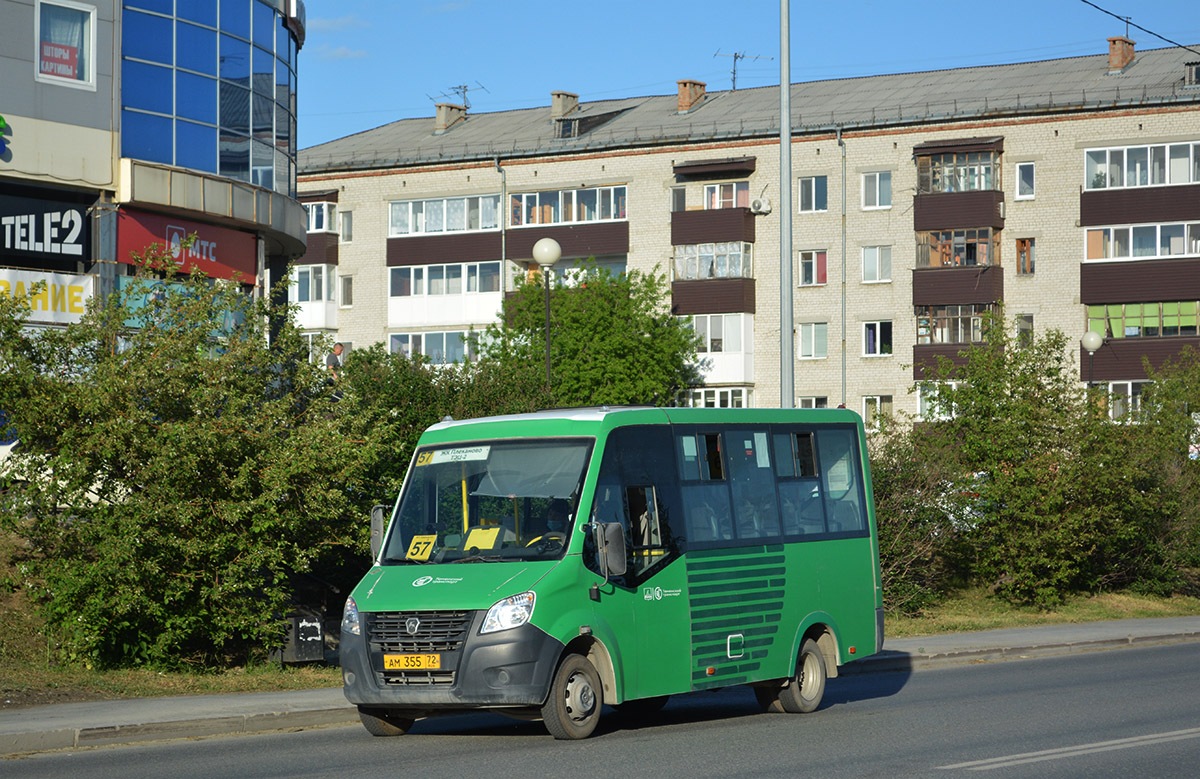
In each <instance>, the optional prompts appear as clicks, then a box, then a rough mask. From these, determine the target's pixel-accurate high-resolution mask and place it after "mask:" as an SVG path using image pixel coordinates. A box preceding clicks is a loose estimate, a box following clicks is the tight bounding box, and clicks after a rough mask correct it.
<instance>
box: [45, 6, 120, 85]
mask: <svg viewBox="0 0 1200 779" xmlns="http://www.w3.org/2000/svg"><path fill="white" fill-rule="evenodd" d="M44 5H51V6H56V7H58V8H67V9H70V10H72V11H80V12H82V13H84V14H86V15H87V30H85V31H84V36H83V37H84V39H85V41H84V45H86V46H87V49H88V51H87V55H86V57H87V68H88V74H89V76H88V78H87V79H74V78H66V77H65V76H56V75H54V74H52V73H43V72H42V67H41V66H42V6H44ZM117 12H118V13H120V8H118V9H117ZM96 16H97V14H96V6H95V5H92V4H88V3H78V2H75V1H74V0H36V2H35V3H34V7H33V27H34V34H33V77H34V80H35V81H37V82H39V83H42V84H57V85H58V86H62V87H68V88H70V89H83V90H86V91H88V92H95V91H96V85H97V77H96V62H97V56H96V36H97V32H96ZM77 56H80V55H78V54H77Z"/></svg>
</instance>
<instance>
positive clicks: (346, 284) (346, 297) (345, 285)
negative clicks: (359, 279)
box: [341, 276, 354, 308]
mask: <svg viewBox="0 0 1200 779" xmlns="http://www.w3.org/2000/svg"><path fill="white" fill-rule="evenodd" d="M341 278H342V308H350V307H351V306H353V305H354V277H353V276H342V277H341Z"/></svg>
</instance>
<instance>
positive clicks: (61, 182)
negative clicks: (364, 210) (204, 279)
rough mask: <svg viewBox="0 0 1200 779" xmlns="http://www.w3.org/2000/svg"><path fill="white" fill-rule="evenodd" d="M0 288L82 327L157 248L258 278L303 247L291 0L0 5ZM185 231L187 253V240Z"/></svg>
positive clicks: (256, 283)
mask: <svg viewBox="0 0 1200 779" xmlns="http://www.w3.org/2000/svg"><path fill="white" fill-rule="evenodd" d="M0 20H3V24H0V83H3V84H4V90H3V93H2V94H0V293H5V294H14V295H19V296H26V295H28V294H29V292H30V290H33V289H34V288H35V285H37V284H39V283H43V284H44V287H42V289H43V291H42V292H41V293H40V294H38V295H34V296H33V297H32V298H31V304H32V309H33V310H32V311H31V313H30V316H29V320H28V321H29V326H31V327H54V326H61V325H64V324H68V323H70V322H76V321H79V319H80V317H81V316H82V315H83V312H84V310H85V308H86V305H87V301H88V300H89V299H90V298H92V297H93V296H104V295H107V294H108V293H110V292H113V291H115V290H116V289H118V288H119V287H120V285H121V282H122V280H123V279H125V278H127V277H128V276H129V275H130V274H131V273H132V271H133V265H132V262H133V255H134V254H135V253H138V252H142V251H144V250H145V249H147V248H148V247H149V246H150V245H152V244H156V243H157V244H159V245H162V246H164V247H166V249H167V250H168V251H169V252H170V253H171V254H172V255H173V256H174V257H175V259H176V261H177V262H178V264H179V267H180V269H181V270H183V271H187V270H190V269H192V268H193V267H195V268H200V269H201V270H203V271H205V272H206V273H208V274H209V275H211V276H214V277H219V278H235V277H236V278H239V279H240V280H241V281H242V282H243V283H244V284H245V286H246V289H247V291H258V292H261V291H262V290H264V289H266V288H267V286H268V285H269V283H270V278H269V277H270V274H271V272H272V271H273V272H274V273H275V275H276V276H277V277H278V278H282V277H283V275H284V274H285V273H286V269H287V267H288V265H289V263H290V261H291V260H292V259H293V258H295V257H297V256H299V255H301V254H303V253H304V242H305V239H306V237H307V235H306V230H305V226H306V224H305V212H304V210H303V208H302V207H301V206H300V204H299V203H298V202H297V201H296V200H295V197H294V195H295V192H296V144H295V137H296V73H297V64H298V63H297V54H298V52H299V50H300V47H301V46H302V45H303V42H304V5H303V3H301V2H299V0H197V1H196V2H182V0H180V2H175V0H126V1H125V2H113V1H112V0H110V1H109V2H86V1H85V0H0ZM190 235H195V236H196V241H195V243H193V244H192V245H191V247H190V248H185V247H186V245H185V244H184V242H183V239H184V237H185V236H190Z"/></svg>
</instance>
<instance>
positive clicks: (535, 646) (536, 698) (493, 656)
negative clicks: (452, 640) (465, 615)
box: [340, 612, 563, 712]
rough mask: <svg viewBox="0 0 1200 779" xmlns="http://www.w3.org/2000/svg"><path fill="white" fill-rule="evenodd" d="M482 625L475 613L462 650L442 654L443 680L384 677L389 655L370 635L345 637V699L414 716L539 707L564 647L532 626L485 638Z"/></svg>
mask: <svg viewBox="0 0 1200 779" xmlns="http://www.w3.org/2000/svg"><path fill="white" fill-rule="evenodd" d="M482 619H483V612H476V613H475V614H474V617H473V619H472V620H471V624H470V627H469V629H468V631H467V636H466V638H465V639H464V640H463V641H462V645H461V646H459V647H457V648H456V649H453V650H451V651H444V652H439V653H438V654H439V655H440V667H441V669H442V671H443V672H442V673H440V674H427V673H421V672H414V673H405V672H391V671H384V655H385V654H392V652H391V651H390V650H387V649H385V648H384V647H383V646H382V645H381V644H380V643H377V642H373V641H370V640H369V637H368V636H367V635H357V636H355V635H343V636H342V643H341V650H340V653H341V658H340V660H341V666H342V682H343V685H344V692H345V694H346V699H347V700H349V701H350V702H351V703H353V704H356V705H358V706H363V707H376V708H386V709H391V710H404V711H410V712H433V711H438V710H455V709H484V708H496V707H529V706H540V705H541V704H542V703H543V702H544V701H545V700H546V695H547V692H548V690H549V689H550V681H551V679H552V677H553V675H554V671H555V670H556V669H557V667H558V659H559V657H561V655H562V651H563V644H562V643H561V642H560V641H558V640H556V639H554V638H551V637H550V636H549V635H547V634H546V633H544V632H542V631H541V630H540V629H538V628H536V627H534V626H533V625H530V624H525V625H522V626H520V627H516V628H510V629H509V630H502V631H498V632H495V633H487V634H483V635H480V633H479V626H480V624H481V622H482ZM365 632H368V633H369V629H367V630H366V631H365Z"/></svg>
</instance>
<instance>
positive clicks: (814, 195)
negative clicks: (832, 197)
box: [796, 176, 829, 214]
mask: <svg viewBox="0 0 1200 779" xmlns="http://www.w3.org/2000/svg"><path fill="white" fill-rule="evenodd" d="M818 180H820V181H822V182H824V183H823V184H822V185H821V187H820V188H818V187H817V182H818ZM806 188H807V189H808V190H809V193H808V196H809V200H810V201H811V203H812V207H811V208H805V207H804V195H805V189H806ZM818 193H819V194H820V197H818ZM822 199H823V200H824V201H825V202H824V204H823V205H822V204H821V203H820V202H819V201H820V200H822ZM796 202H797V209H798V210H797V213H801V214H824V213H827V212H828V211H829V177H828V176H801V177H800V182H799V191H798V197H797V198H796Z"/></svg>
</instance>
